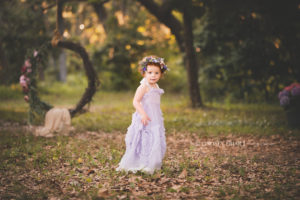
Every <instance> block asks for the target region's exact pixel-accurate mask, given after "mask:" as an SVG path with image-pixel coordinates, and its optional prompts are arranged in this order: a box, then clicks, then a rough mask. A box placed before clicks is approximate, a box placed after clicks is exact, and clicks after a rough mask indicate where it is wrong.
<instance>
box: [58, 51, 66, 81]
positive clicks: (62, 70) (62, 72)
mask: <svg viewBox="0 0 300 200" xmlns="http://www.w3.org/2000/svg"><path fill="white" fill-rule="evenodd" d="M66 63H67V54H66V52H65V51H64V50H62V51H61V53H60V54H59V57H58V66H59V81H61V82H66V80H67V64H66Z"/></svg>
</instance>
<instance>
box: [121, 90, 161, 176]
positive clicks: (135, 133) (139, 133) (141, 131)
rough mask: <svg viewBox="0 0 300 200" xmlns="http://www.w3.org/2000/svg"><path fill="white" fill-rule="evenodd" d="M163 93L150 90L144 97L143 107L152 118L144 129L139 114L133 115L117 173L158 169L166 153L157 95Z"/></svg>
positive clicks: (151, 171)
mask: <svg viewBox="0 0 300 200" xmlns="http://www.w3.org/2000/svg"><path fill="white" fill-rule="evenodd" d="M163 93H164V91H163V89H160V88H153V89H150V90H149V91H148V92H147V93H146V94H145V95H144V97H143V100H142V104H143V105H144V109H145V111H146V113H147V114H148V116H149V117H150V119H151V121H150V122H149V123H148V125H147V126H144V125H143V124H142V122H141V116H140V114H139V113H138V112H135V113H134V114H133V115H132V122H131V125H130V126H129V127H128V129H127V134H126V137H125V144H126V151H125V154H124V156H123V157H122V159H121V161H120V163H119V167H118V168H117V169H116V170H117V171H121V170H124V171H126V172H128V171H132V172H134V173H136V172H137V171H143V172H146V173H150V174H153V172H154V171H155V170H159V169H160V168H161V165H162V160H163V158H164V155H165V152H166V138H165V128H164V124H163V116H162V112H161V110H160V94H163ZM157 94H159V95H157ZM157 102H158V103H157Z"/></svg>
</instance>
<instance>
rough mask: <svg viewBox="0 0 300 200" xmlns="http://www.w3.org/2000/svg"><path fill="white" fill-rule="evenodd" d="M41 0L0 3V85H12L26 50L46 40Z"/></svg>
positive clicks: (16, 79)
mask: <svg viewBox="0 0 300 200" xmlns="http://www.w3.org/2000/svg"><path fill="white" fill-rule="evenodd" d="M42 2H43V1H42V0H33V1H24V2H21V1H18V0H11V1H1V2H0V22H1V23H0V30H1V31H0V41H1V42H0V66H1V67H0V84H10V83H15V82H17V81H18V79H19V75H20V68H21V67H22V64H23V62H24V57H25V55H26V51H27V49H28V48H34V47H37V46H40V45H41V44H42V43H43V42H44V41H45V40H47V39H49V37H48V36H47V34H46V28H45V24H44V21H43V19H44V15H43V12H42V9H41V4H42Z"/></svg>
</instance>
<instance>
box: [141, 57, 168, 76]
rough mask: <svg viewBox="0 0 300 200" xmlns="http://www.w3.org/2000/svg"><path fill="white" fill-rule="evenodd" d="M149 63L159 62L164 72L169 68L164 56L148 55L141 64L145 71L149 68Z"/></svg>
mask: <svg viewBox="0 0 300 200" xmlns="http://www.w3.org/2000/svg"><path fill="white" fill-rule="evenodd" d="M149 63H157V64H159V65H160V68H161V69H162V70H163V72H164V71H166V70H169V68H168V67H167V65H166V64H165V62H164V58H160V57H153V56H147V57H144V58H143V60H142V61H141V62H140V65H141V67H142V70H143V71H146V70H147V65H148V64H149Z"/></svg>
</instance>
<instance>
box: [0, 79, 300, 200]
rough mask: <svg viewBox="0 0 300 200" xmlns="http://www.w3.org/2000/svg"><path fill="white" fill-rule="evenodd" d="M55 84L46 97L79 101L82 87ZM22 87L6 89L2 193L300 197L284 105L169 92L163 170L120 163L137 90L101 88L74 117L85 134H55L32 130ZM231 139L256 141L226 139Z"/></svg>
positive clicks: (293, 138)
mask: <svg viewBox="0 0 300 200" xmlns="http://www.w3.org/2000/svg"><path fill="white" fill-rule="evenodd" d="M47 87H48V86H47ZM47 87H46V86H45V88H43V89H42V90H41V91H42V93H41V97H42V99H43V100H45V101H48V102H50V103H51V104H52V105H55V106H58V107H67V108H71V107H73V106H74V105H75V104H76V102H77V100H79V99H80V96H81V92H82V90H81V89H82V88H81V89H80V87H79V89H78V90H76V91H74V92H73V93H72V92H70V90H69V88H68V87H66V88H63V89H61V88H60V87H59V85H56V87H57V88H58V89H57V90H53V88H52V90H51V91H50V90H48V89H47ZM20 92H21V91H20V89H19V88H18V87H10V88H5V87H0V94H2V96H0V116H1V120H0V181H1V184H0V185H1V186H0V199H50V198H51V197H54V198H60V199H72V198H77V199H78V198H79V199H107V198H108V199H130V198H131V197H133V198H136V199H153V198H155V199H174V198H179V197H180V198H186V199H205V198H211V199H296V196H297V194H299V193H298V188H297V173H298V170H299V167H298V166H299V161H298V160H297V159H295V158H296V157H297V156H299V153H298V150H297V148H296V147H297V146H298V145H299V142H298V141H299V133H300V131H299V130H295V129H289V128H288V127H287V123H286V120H285V116H284V112H283V110H282V108H280V107H279V106H278V105H268V104H223V103H208V102H207V103H206V107H205V108H201V109H191V108H190V107H189V104H188V102H189V100H188V98H187V97H186V96H184V95H181V94H169V93H166V94H164V95H163V96H162V106H161V107H162V111H163V113H164V123H165V127H166V131H167V132H166V135H167V147H168V148H167V154H166V157H165V159H164V163H163V167H162V170H161V171H159V172H156V173H155V174H154V175H148V174H144V173H142V172H139V173H137V174H131V173H129V174H126V173H124V172H116V171H115V167H116V166H117V164H118V162H119V161H120V159H121V157H122V155H123V153H124V151H125V143H124V135H125V133H126V130H127V127H128V126H129V124H130V122H131V115H132V113H133V112H134V109H133V107H132V103H131V102H132V98H133V95H134V93H133V92H119V93H116V92H103V91H99V92H98V93H97V94H96V96H95V97H94V99H93V102H92V103H91V105H90V108H89V112H88V113H85V114H82V115H79V116H76V117H75V118H73V119H72V125H73V126H74V127H75V131H74V132H72V133H71V134H70V135H69V136H56V137H53V138H43V137H34V136H33V135H32V133H31V130H30V129H24V127H23V126H22V125H26V122H27V110H28V105H27V104H26V103H25V101H24V100H23V99H22V96H21V95H19V93H20ZM6 94H8V95H6ZM91 131H92V132H94V133H95V134H94V133H91ZM231 140H233V141H243V140H245V141H246V145H245V146H239V145H220V144H222V142H223V144H227V143H225V142H227V141H231ZM208 142H210V143H208ZM219 143H220V144H219ZM208 144H210V145H208ZM228 144H231V143H228ZM255 144H260V145H258V146H257V145H255ZM265 144H267V145H265ZM184 171H185V173H186V176H185V175H184V173H183V172H184ZM179 177H180V178H179Z"/></svg>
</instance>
